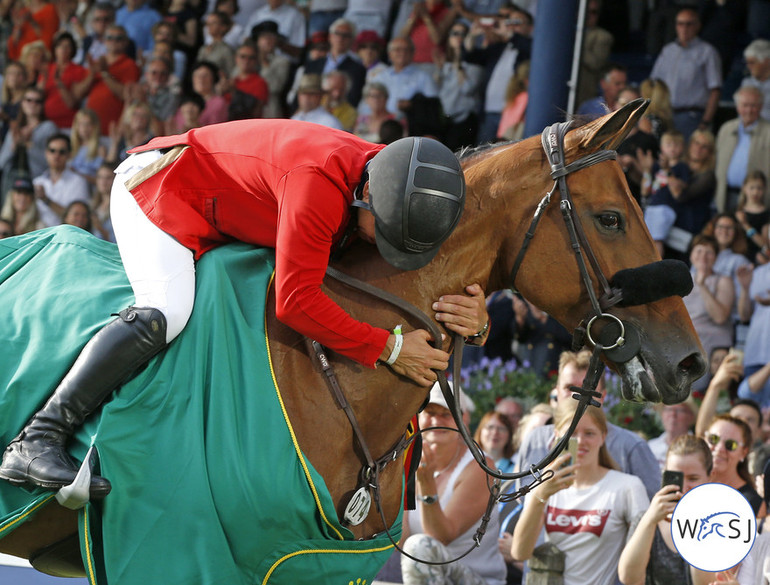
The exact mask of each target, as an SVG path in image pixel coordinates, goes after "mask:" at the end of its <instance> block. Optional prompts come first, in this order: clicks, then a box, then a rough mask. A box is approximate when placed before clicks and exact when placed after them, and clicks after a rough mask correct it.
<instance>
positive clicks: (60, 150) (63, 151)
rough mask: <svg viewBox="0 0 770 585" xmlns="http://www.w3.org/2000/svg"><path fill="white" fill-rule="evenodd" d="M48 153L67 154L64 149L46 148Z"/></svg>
mask: <svg viewBox="0 0 770 585" xmlns="http://www.w3.org/2000/svg"><path fill="white" fill-rule="evenodd" d="M48 152H50V153H51V154H69V151H68V150H67V149H66V148H48Z"/></svg>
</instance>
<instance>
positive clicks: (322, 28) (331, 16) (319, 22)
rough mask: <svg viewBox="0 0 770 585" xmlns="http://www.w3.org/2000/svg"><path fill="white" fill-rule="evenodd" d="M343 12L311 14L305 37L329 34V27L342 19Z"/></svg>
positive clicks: (317, 12) (332, 11)
mask: <svg viewBox="0 0 770 585" xmlns="http://www.w3.org/2000/svg"><path fill="white" fill-rule="evenodd" d="M343 14H345V11H344V10H329V11H321V10H318V11H316V12H311V13H310V17H309V18H308V20H307V36H310V35H312V34H313V33H316V32H329V27H330V26H331V25H332V23H333V22H334V21H335V20H337V19H338V18H342V15H343Z"/></svg>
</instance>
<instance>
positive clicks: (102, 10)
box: [75, 1, 115, 66]
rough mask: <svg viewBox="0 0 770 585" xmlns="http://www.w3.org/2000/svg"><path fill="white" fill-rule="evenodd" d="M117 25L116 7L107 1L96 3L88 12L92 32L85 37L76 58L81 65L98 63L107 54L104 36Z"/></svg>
mask: <svg viewBox="0 0 770 585" xmlns="http://www.w3.org/2000/svg"><path fill="white" fill-rule="evenodd" d="M111 24H115V7H114V6H113V5H112V4H110V3H109V2H106V1H101V2H96V3H94V4H93V5H92V6H91V9H90V10H89V11H88V26H89V30H90V32H89V33H88V34H87V35H86V36H85V37H83V42H82V44H81V46H80V49H79V50H78V54H77V55H76V57H75V62H76V63H78V64H79V65H83V66H85V65H87V64H88V63H89V59H90V60H91V61H98V60H99V59H101V58H102V57H104V55H106V54H107V43H106V42H105V40H104V35H105V34H106V32H107V27H108V26H110V25H111Z"/></svg>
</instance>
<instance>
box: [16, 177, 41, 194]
mask: <svg viewBox="0 0 770 585" xmlns="http://www.w3.org/2000/svg"><path fill="white" fill-rule="evenodd" d="M11 189H13V190H14V191H29V192H30V193H32V192H34V191H35V188H34V187H33V185H32V180H31V179H30V178H29V177H16V178H15V179H14V180H13V183H12V184H11Z"/></svg>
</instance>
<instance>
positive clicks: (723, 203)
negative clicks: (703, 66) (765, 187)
mask: <svg viewBox="0 0 770 585" xmlns="http://www.w3.org/2000/svg"><path fill="white" fill-rule="evenodd" d="M733 99H734V100H735V106H736V109H737V110H738V117H737V118H734V119H732V120H728V121H727V122H725V123H724V124H722V126H721V127H720V128H719V133H718V134H717V166H716V175H717V192H716V208H717V211H727V212H732V211H735V208H736V205H737V204H738V197H739V195H740V191H741V185H743V181H744V179H745V178H746V175H748V174H749V173H750V172H751V171H762V172H763V173H764V174H765V176H766V177H768V176H770V157H768V156H767V153H768V152H770V121H767V120H763V119H761V118H760V117H759V112H760V111H761V109H762V92H761V91H760V90H759V89H757V88H756V87H754V86H751V85H747V86H744V87H741V88H740V89H739V90H738V91H736V92H735V95H734V96H733ZM765 196H766V197H767V193H765ZM768 203H770V201H768V200H767V199H766V200H765V204H766V205H767V204H768Z"/></svg>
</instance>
